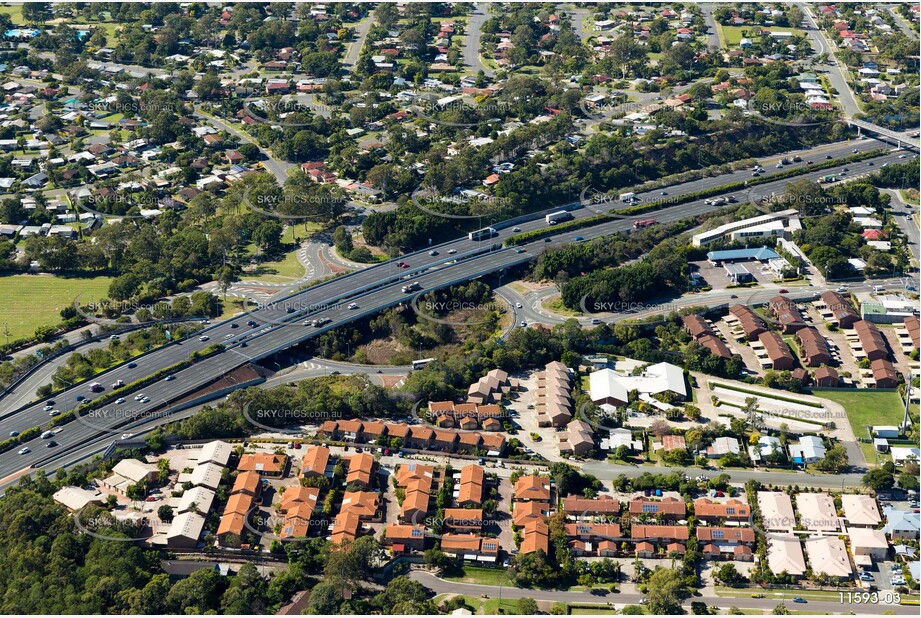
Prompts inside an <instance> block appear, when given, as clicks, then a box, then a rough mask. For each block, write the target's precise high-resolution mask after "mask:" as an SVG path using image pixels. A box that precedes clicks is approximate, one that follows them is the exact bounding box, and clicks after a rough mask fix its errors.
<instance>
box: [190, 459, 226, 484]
mask: <svg viewBox="0 0 921 618" xmlns="http://www.w3.org/2000/svg"><path fill="white" fill-rule="evenodd" d="M223 470H224V467H223V466H219V465H217V464H213V463H206V464H202V465H200V466H195V469H194V470H192V474H191V477H190V478H189V480H190V481H191V482H192V484H193V485H202V486H204V487H207V488H209V489H217V486H218V485H220V484H221V472H222V471H223Z"/></svg>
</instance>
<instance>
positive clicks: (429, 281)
mask: <svg viewBox="0 0 921 618" xmlns="http://www.w3.org/2000/svg"><path fill="white" fill-rule="evenodd" d="M878 146H879V144H878V143H877V142H874V141H873V140H864V141H854V142H847V143H842V144H836V145H835V146H834V147H833V149H832V150H829V153H830V154H831V155H832V156H834V157H836V158H837V157H841V156H845V155H847V154H850V153H851V151H852V149H853V148H855V147H856V148H858V149H861V150H870V149H873V148H875V147H878ZM898 155H899V153H888V154H885V155H883V156H880V157H876V158H875V160H874V163H875V164H876V165H877V166H879V165H882V164H883V163H894V162H898V161H899V159H898ZM779 156H780V155H778V157H779ZM800 165H801V166H803V167H804V168H805V167H807V165H806V163H805V162H803V163H802V164H800ZM851 165H852V166H858V165H863V166H865V165H867V163H865V162H863V163H856V164H851ZM870 169H871V170H872V168H870ZM770 173H776V172H775V171H774V170H773V169H770V170H768V172H767V173H766V175H769V174H770ZM826 173H827V171H814V172H807V173H805V174H803V175H801V176H798V177H797V178H811V179H817V178H818V177H819V176H821V175H823V174H826ZM750 177H751V176H750V172H748V171H739V172H735V173H733V174H727V175H723V176H719V177H716V178H705V179H701V180H697V181H692V182H688V183H684V184H681V185H677V186H673V187H669V194H670V195H671V196H672V197H677V196H680V195H683V194H687V193H691V192H694V191H699V190H702V189H706V188H711V187H718V186H722V185H726V184H729V183H733V182H739V181H742V180H744V179H748V178H750ZM787 182H789V180H778V181H774V182H769V183H766V184H764V185H761V186H760V187H759V192H760V193H763V194H770V193H771V192H775V193H778V194H780V193H782V192H783V190H784V187H785V186H786V183H787ZM735 194H736V195H737V197H738V198H739V199H740V200H743V199H745V195H744V193H742V192H739V191H736V192H735ZM660 195H661V192H660V191H651V192H648V193H646V194H639V195H638V197H639V198H641V199H643V198H645V200H647V201H652V200H657V199H661V197H660ZM607 207H608V208H612V207H614V206H613V205H610V204H609V205H607ZM620 207H623V205H620ZM716 208H718V207H714V206H710V205H707V204H706V203H704V201H703V200H698V201H694V202H690V203H687V204H681V205H677V206H672V207H669V208H665V209H662V210H659V211H657V212H655V213H654V214H650V215H648V216H654V217H655V218H657V219H658V220H659V221H661V222H670V221H676V220H678V219H682V218H686V217H690V216H695V215H699V214H703V213H706V212H709V211H712V210H714V209H716ZM599 209H600V208H599ZM573 214H574V215H575V217H576V218H577V219H580V218H584V217H589V216H592V215H594V214H595V213H594V212H591V211H588V210H586V209H582V210H579V211H576V212H574V213H573ZM484 225H485V222H484ZM495 226H496V227H497V228H499V236H498V237H497V238H494V239H492V240H491V241H484V242H475V241H470V240H468V239H466V238H463V239H458V240H455V241H451V242H449V243H445V244H443V245H440V246H438V247H437V248H436V250H437V251H438V255H436V256H431V255H429V250H424V251H419V252H416V253H413V254H410V255H407V256H403V257H402V258H400V259H398V260H392V261H390V262H388V263H384V264H381V265H378V266H374V267H370V268H367V269H365V270H362V271H358V272H355V273H352V274H349V275H346V276H343V277H339V278H337V279H333V280H331V281H329V282H327V283H324V284H320V285H316V286H313V287H310V288H308V289H306V290H304V291H302V292H299V293H297V294H294V295H292V296H290V297H288V298H286V299H283V300H281V301H279V302H278V303H277V304H274V305H271V306H268V307H264V308H260V309H258V310H255V311H253V312H252V313H251V314H245V315H241V316H238V317H235V318H233V319H231V320H227V321H224V322H221V323H219V324H215V325H212V326H210V327H209V328H207V329H206V330H204V331H202V332H201V333H199V335H201V334H203V335H206V336H208V337H209V340H208V341H200V340H199V339H198V335H196V336H195V337H192V338H189V339H186V340H183V341H181V342H175V343H172V344H170V345H167V346H165V347H163V348H160V349H158V350H155V351H153V352H151V353H149V354H147V355H145V356H142V357H139V358H138V359H136V360H135V362H136V363H137V366H136V367H135V368H133V369H132V368H129V367H128V366H127V365H121V366H119V367H116V368H113V369H111V370H109V371H107V372H105V373H104V374H101V375H100V376H98V377H97V380H98V381H99V382H101V383H102V384H104V385H108V384H110V383H112V382H114V381H115V380H118V379H121V380H123V381H124V382H125V383H126V384H127V383H131V382H133V381H135V380H138V379H140V378H142V377H145V376H149V375H152V374H154V373H156V372H157V371H160V370H162V369H165V368H168V367H170V366H173V365H175V364H176V363H179V362H181V361H184V360H186V359H187V358H188V357H189V355H190V354H191V353H192V352H195V351H200V350H202V349H204V348H206V347H207V346H209V345H211V344H213V343H219V342H224V341H225V340H226V341H228V349H227V350H225V351H224V352H222V353H219V354H217V355H215V356H212V357H210V358H207V359H205V360H202V361H199V362H197V363H195V364H194V365H193V366H191V367H188V368H186V369H183V370H181V371H178V372H176V373H175V379H174V380H172V381H164V380H160V381H159V382H157V383H154V384H151V385H150V386H147V387H144V388H142V389H140V390H141V391H142V392H143V394H145V395H147V396H148V397H149V398H150V402H149V403H147V404H141V403H137V402H135V401H134V400H133V398H132V397H131V396H130V395H129V396H128V397H127V398H128V402H126V403H125V404H122V405H121V406H116V405H115V404H108V405H105V406H101V407H100V410H102V411H104V412H105V414H106V417H105V418H104V419H102V420H100V419H98V418H97V419H96V420H95V421H93V422H92V424H89V423H87V422H86V419H80V420H78V421H72V422H71V423H68V424H67V425H65V426H63V428H62V430H61V431H60V433H58V434H57V435H56V436H55V441H56V442H58V444H59V446H57V447H55V448H46V447H45V444H44V441H42V440H39V439H37V438H36V439H33V440H31V441H29V442H28V443H27V446H29V447H30V448H31V452H30V453H27V454H24V455H18V454H17V450H18V448H19V447H17V449H13V450H10V451H7V452H6V453H3V454H0V478H2V477H5V476H7V475H9V474H12V473H15V472H17V471H21V470H23V469H24V468H26V467H29V466H32V467H39V466H44V467H49V468H50V467H57V466H59V465H61V464H62V463H65V462H67V461H69V459H68V456H69V455H68V454H69V453H76V452H77V451H81V452H85V451H86V450H87V448H88V447H90V446H91V445H93V444H98V445H99V450H102V449H103V448H105V445H106V444H108V443H109V442H111V440H112V439H113V437H117V436H118V435H119V434H120V433H121V432H123V431H125V430H126V429H125V427H126V426H127V425H130V424H131V423H132V422H133V421H132V419H133V417H134V416H139V415H150V414H154V413H158V412H161V411H163V410H166V411H167V413H169V412H170V410H171V409H170V407H169V406H170V404H171V403H172V402H175V401H178V400H179V399H181V398H183V397H184V396H186V395H187V394H189V393H192V392H194V391H196V390H197V389H199V388H201V387H202V386H205V385H207V384H209V383H211V382H213V381H214V380H216V379H218V378H220V377H221V376H224V375H226V374H227V372H229V371H231V370H232V369H234V368H236V367H239V366H241V365H243V364H245V363H247V362H250V361H255V360H259V359H262V358H265V357H268V356H271V355H273V354H276V353H278V352H280V351H283V350H285V349H287V348H290V347H292V346H294V345H296V344H298V343H300V342H302V341H305V340H307V339H309V338H311V337H315V336H317V335H318V334H321V333H323V332H326V331H328V330H330V329H333V328H337V327H338V326H341V325H342V324H345V323H348V322H350V321H353V320H356V319H359V318H362V317H366V316H368V315H372V314H374V313H376V312H378V311H381V310H382V309H385V308H387V307H392V306H395V305H397V304H400V303H403V302H407V300H408V299H409V297H408V295H407V294H404V293H403V292H402V291H401V289H400V288H401V286H402V285H403V284H404V283H405V281H403V280H402V279H401V277H403V276H404V275H410V277H411V280H413V281H419V283H420V284H421V286H422V289H423V290H431V289H436V288H442V287H446V286H450V285H453V284H455V283H458V282H463V281H468V280H471V279H473V278H477V277H482V276H486V275H488V274H490V273H494V272H496V271H500V270H502V269H506V268H509V267H513V266H515V265H518V264H521V263H524V262H526V261H529V260H531V259H534V258H535V257H536V256H537V255H538V254H539V253H540V252H541V251H543V250H544V249H545V248H552V247H556V246H560V245H564V244H566V243H568V242H571V241H572V240H573V238H574V237H575V236H576V235H579V236H582V237H584V238H586V239H591V238H595V237H599V236H606V235H610V234H613V233H615V232H621V231H627V230H630V229H632V219H629V218H623V219H615V220H610V221H607V222H605V223H602V224H600V225H596V226H593V227H590V228H584V229H581V230H579V231H577V232H568V233H566V232H564V233H559V234H557V235H555V236H553V237H551V238H550V239H549V242H545V241H544V240H538V241H535V242H531V243H528V244H526V245H524V246H523V247H522V248H523V249H524V251H523V252H522V253H518V252H517V250H516V249H515V248H511V247H502V246H501V245H499V248H498V249H492V248H491V247H492V246H493V244H494V243H502V241H503V240H504V239H506V238H507V237H509V236H510V235H513V234H515V233H516V232H514V231H513V230H512V229H511V228H509V227H502V224H496V225H495ZM519 227H520V228H521V231H522V232H524V231H529V230H536V229H543V228H545V227H546V224H545V222H544V220H543V219H537V220H534V221H529V222H525V223H520V224H519ZM450 251H455V252H456V253H449V252H450ZM455 260H456V262H454V261H455ZM400 261H402V262H406V263H409V264H410V265H411V267H410V268H405V269H404V268H399V267H397V265H396V263H397V262H400ZM447 262H452V263H447ZM351 303H354V304H355V305H357V308H356V309H349V308H348V306H349V304H351ZM289 309H290V310H291V311H292V312H291V313H288V310H289ZM308 315H309V317H310V319H313V318H320V317H324V318H329V319H330V320H332V321H331V322H330V323H329V324H327V325H326V326H324V327H322V328H314V327H312V326H305V325H304V324H303V322H304V321H305V320H306V319H307V316H308ZM249 320H254V321H256V326H255V327H252V326H250V325H249V324H247V322H248V321H249ZM244 334H245V335H246V347H243V346H242V345H241V344H240V343H239V341H240V338H241V337H242V335H244ZM77 396H83V397H89V396H93V395H92V394H91V393H89V392H88V388H87V386H86V385H82V386H77V387H74V388H71V389H68V390H66V391H64V392H62V393H60V394H58V395H56V396H54V397H53V399H54V404H53V407H54V409H58V410H60V411H62V412H65V411H69V410H72V409H73V408H74V407H75V406H76V405H77V404H78V402H77V399H76V397H77ZM46 405H50V404H48V402H47V401H40V402H37V403H35V404H32V405H30V406H27V407H25V408H23V409H20V410H16V411H7V412H5V413H3V415H2V416H0V436H3V437H5V436H7V435H8V434H9V433H10V432H12V431H19V432H22V431H23V430H25V429H28V428H30V427H33V426H35V425H39V424H43V423H46V422H47V421H48V420H49V416H48V414H49V413H48V412H46V411H44V410H43V408H44V407H45V406H46ZM165 420H168V417H167V418H165V419H164V421H165Z"/></svg>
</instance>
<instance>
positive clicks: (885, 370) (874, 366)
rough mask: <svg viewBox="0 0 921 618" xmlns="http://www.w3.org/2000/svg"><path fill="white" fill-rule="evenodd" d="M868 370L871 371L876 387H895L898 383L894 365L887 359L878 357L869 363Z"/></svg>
mask: <svg viewBox="0 0 921 618" xmlns="http://www.w3.org/2000/svg"><path fill="white" fill-rule="evenodd" d="M870 371H872V372H873V382H874V386H875V387H876V388H897V387H898V385H899V374H898V372H897V371H896V370H895V365H893V364H892V363H891V362H889V360H888V359H885V358H878V359H876V360H874V361H873V362H871V363H870Z"/></svg>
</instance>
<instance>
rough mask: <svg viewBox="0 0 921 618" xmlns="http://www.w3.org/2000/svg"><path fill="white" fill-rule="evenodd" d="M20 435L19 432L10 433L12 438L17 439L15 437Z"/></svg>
mask: <svg viewBox="0 0 921 618" xmlns="http://www.w3.org/2000/svg"><path fill="white" fill-rule="evenodd" d="M18 435H19V432H18V431H11V432H10V437H11V438H15V437H16V436H18Z"/></svg>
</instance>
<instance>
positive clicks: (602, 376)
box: [589, 363, 688, 407]
mask: <svg viewBox="0 0 921 618" xmlns="http://www.w3.org/2000/svg"><path fill="white" fill-rule="evenodd" d="M632 390H636V391H639V392H640V394H641V395H644V394H646V395H656V394H658V393H664V392H666V391H671V392H673V393H675V394H676V395H678V396H679V397H681V398H687V396H688V390H687V386H686V385H685V381H684V370H683V369H682V368H681V367H678V366H677V365H672V364H671V363H656V364H655V365H649V366H648V367H646V368H645V369H644V370H643V373H642V375H638V376H628V375H621V374H619V373H617V372H616V371H614V370H613V369H601V370H599V371H594V372H592V373H591V374H589V396H590V397H591V399H592V401H593V402H595V403H596V404H598V405H604V404H607V405H612V406H615V407H616V406H618V405H624V404H626V403H627V402H628V401H629V397H628V393H629V392H630V391H632Z"/></svg>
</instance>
